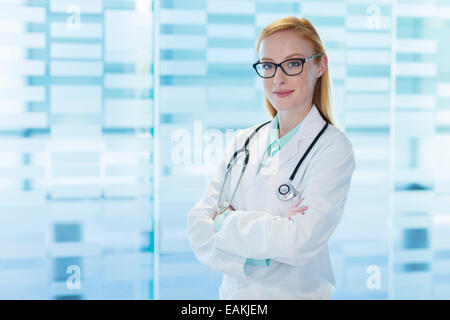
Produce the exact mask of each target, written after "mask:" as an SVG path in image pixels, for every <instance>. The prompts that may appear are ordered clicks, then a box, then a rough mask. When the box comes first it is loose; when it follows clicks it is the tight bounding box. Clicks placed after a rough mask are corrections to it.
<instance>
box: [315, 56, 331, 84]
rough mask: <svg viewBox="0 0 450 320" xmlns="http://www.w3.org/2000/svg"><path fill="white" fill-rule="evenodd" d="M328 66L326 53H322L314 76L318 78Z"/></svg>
mask: <svg viewBox="0 0 450 320" xmlns="http://www.w3.org/2000/svg"><path fill="white" fill-rule="evenodd" d="M327 68H328V57H327V55H326V54H323V55H322V56H321V59H320V63H319V66H318V68H317V73H316V78H320V77H321V76H322V75H323V74H324V73H325V71H327Z"/></svg>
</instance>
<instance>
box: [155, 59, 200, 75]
mask: <svg viewBox="0 0 450 320" xmlns="http://www.w3.org/2000/svg"><path fill="white" fill-rule="evenodd" d="M160 73H161V75H206V73H207V64H206V62H203V61H191V60H186V61H180V60H177V61H165V60H162V61H161V62H160Z"/></svg>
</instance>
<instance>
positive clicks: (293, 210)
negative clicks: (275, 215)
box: [285, 198, 308, 220]
mask: <svg viewBox="0 0 450 320" xmlns="http://www.w3.org/2000/svg"><path fill="white" fill-rule="evenodd" d="M303 200H305V198H301V199H300V200H298V201H297V202H296V203H294V204H293V205H292V207H291V208H290V209H289V211H288V213H287V214H286V215H285V217H286V218H288V220H292V216H294V215H296V214H298V213H300V214H303V215H304V214H305V211H306V210H307V209H308V207H307V206H301V207H299V205H300V203H302V201H303Z"/></svg>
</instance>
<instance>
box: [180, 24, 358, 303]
mask: <svg viewBox="0 0 450 320" xmlns="http://www.w3.org/2000/svg"><path fill="white" fill-rule="evenodd" d="M256 50H257V53H258V57H259V60H258V62H257V63H255V64H254V68H255V70H256V72H257V73H258V75H259V76H260V77H262V79H263V80H262V81H263V84H264V86H263V88H264V96H265V104H266V106H267V109H268V111H269V113H270V114H271V116H272V118H273V119H272V120H271V121H270V122H269V123H267V124H265V125H260V124H259V125H255V126H253V127H251V128H248V129H245V130H242V131H241V132H238V133H237V135H236V137H235V138H234V141H233V143H231V144H230V145H229V146H227V149H226V151H225V154H224V158H223V160H222V162H221V163H220V165H219V166H218V169H217V171H216V172H215V174H214V175H213V176H212V179H211V182H210V183H209V185H208V187H207V190H206V192H205V194H204V195H203V197H202V198H201V199H200V200H199V201H198V202H197V204H196V205H195V207H194V208H193V209H192V210H191V211H190V212H189V217H188V235H189V242H190V245H191V247H192V249H193V251H194V253H195V255H196V256H197V258H198V259H199V260H200V261H201V262H203V263H204V264H206V265H208V266H210V267H211V268H213V269H215V270H218V271H220V272H222V273H223V274H224V276H223V280H222V284H221V286H220V289H219V298H220V299H329V298H330V295H331V293H332V291H333V290H334V286H335V278H334V273H333V270H332V266H331V262H330V255H329V250H328V239H329V238H330V236H331V234H332V233H333V231H334V230H335V228H336V226H337V224H338V222H339V221H340V219H341V216H342V214H343V211H344V206H345V203H346V199H347V195H348V191H349V187H350V181H351V177H352V174H353V171H354V169H355V159H354V155H353V150H352V145H351V143H350V142H349V140H348V138H347V137H346V136H345V134H344V133H342V132H341V131H340V130H339V129H337V128H336V127H335V126H334V125H333V124H334V123H333V118H332V114H331V113H332V110H331V104H330V100H331V97H330V77H329V73H328V59H327V55H326V53H325V48H324V46H323V44H322V42H321V40H320V38H319V36H318V34H317V32H316V30H315V28H314V27H313V26H312V24H311V23H310V22H309V21H308V20H307V19H297V18H295V17H287V18H283V19H280V20H277V21H275V22H273V23H271V24H270V25H269V26H267V27H266V28H265V29H264V30H262V32H261V34H260V36H259V39H258V41H257V46H256ZM255 129H258V131H257V132H255V131H256V130H255ZM252 133H254V135H253V136H252V137H251V139H250V140H249V141H248V142H247V139H248V138H249V137H250V136H251V135H252ZM246 142H247V146H248V150H249V154H250V158H249V162H248V165H247V167H246V170H245V172H244V174H243V175H242V178H241V179H240V174H241V168H242V163H243V159H240V160H239V157H238V160H239V161H237V162H236V163H237V164H236V165H235V166H234V167H233V168H232V170H231V172H230V174H229V175H230V176H231V179H230V178H228V179H227V180H228V181H226V183H225V185H224V188H223V190H221V189H222V184H223V183H224V178H225V172H226V167H227V164H228V162H229V161H230V159H232V157H233V154H234V152H235V151H237V150H239V149H240V148H242V147H243V146H244V145H245V144H246ZM308 149H309V150H308ZM305 155H306V157H305ZM241 158H243V156H242V157H241ZM301 158H303V159H302V160H301ZM299 160H300V161H299ZM299 164H300V165H299ZM298 165H299V166H298ZM297 167H298V168H297ZM296 168H297V171H296V172H295V175H294V178H293V179H291V180H290V175H291V176H292V174H293V171H295V170H296ZM287 181H288V182H289V183H291V184H289V183H286V182H287ZM238 182H239V185H238V188H237V191H236V193H235V194H234V197H233V193H234V188H235V186H236V185H237V183H238ZM288 190H294V191H297V192H295V193H290V194H287V193H286V192H287V191H288ZM221 191H222V192H223V194H221V193H222V192H221ZM219 198H221V199H219ZM219 200H220V204H219V206H217V204H218V202H219ZM224 200H226V201H228V202H225V208H221V206H222V207H223V203H224ZM302 203H303V205H301V204H302ZM300 205H301V206H300Z"/></svg>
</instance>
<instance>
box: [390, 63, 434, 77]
mask: <svg viewBox="0 0 450 320" xmlns="http://www.w3.org/2000/svg"><path fill="white" fill-rule="evenodd" d="M396 74H397V76H410V77H414V76H416V77H434V76H436V64H435V63H427V62H397V72H396Z"/></svg>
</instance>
